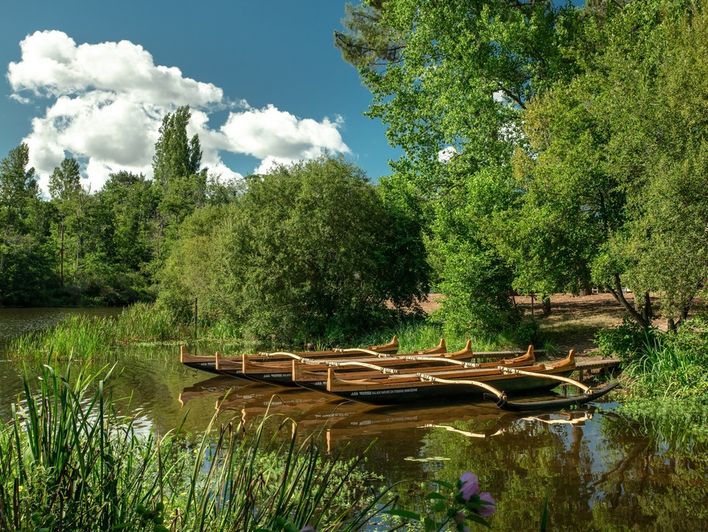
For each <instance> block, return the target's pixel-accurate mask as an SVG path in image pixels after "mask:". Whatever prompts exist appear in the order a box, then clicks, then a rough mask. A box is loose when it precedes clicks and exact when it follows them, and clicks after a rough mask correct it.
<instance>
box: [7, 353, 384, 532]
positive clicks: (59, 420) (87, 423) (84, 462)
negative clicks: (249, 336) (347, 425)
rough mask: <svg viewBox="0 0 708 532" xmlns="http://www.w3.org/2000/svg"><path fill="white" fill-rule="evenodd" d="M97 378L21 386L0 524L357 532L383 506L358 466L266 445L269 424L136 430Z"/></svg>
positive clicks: (298, 446)
mask: <svg viewBox="0 0 708 532" xmlns="http://www.w3.org/2000/svg"><path fill="white" fill-rule="evenodd" d="M108 376H110V371H109V372H108ZM104 379H105V377H104V378H103V379H102V378H101V374H86V373H83V372H79V373H77V374H76V375H73V376H72V375H70V374H68V373H67V374H64V375H59V374H57V373H56V372H55V371H54V370H53V369H52V368H50V367H47V366H45V367H44V369H43V370H42V373H41V376H40V378H39V381H38V382H39V385H38V387H37V388H36V389H33V388H32V387H31V386H30V383H29V381H28V380H27V379H25V386H24V394H23V399H22V401H20V402H18V403H17V404H16V405H15V406H14V410H13V412H14V416H13V419H12V421H11V422H9V423H7V424H4V425H2V426H0V529H2V530H5V529H7V530H30V529H32V530H36V529H49V530H77V529H78V530H155V531H164V530H190V531H191V530H250V529H259V530H299V529H300V528H301V527H303V526H305V525H307V524H310V525H313V526H315V527H317V529H318V530H355V529H358V528H359V527H360V526H361V525H362V524H363V523H365V522H367V521H369V520H370V519H371V518H372V517H373V516H374V515H375V514H377V513H378V512H379V511H380V510H382V509H383V508H385V506H386V504H385V503H384V502H382V495H381V494H379V495H369V494H367V492H366V487H367V485H368V484H369V483H370V480H371V479H370V478H368V477H367V475H366V474H364V473H363V472H362V471H361V470H360V468H359V460H354V461H349V462H343V461H338V460H331V459H325V458H323V457H322V456H321V454H320V453H319V451H318V449H317V447H316V446H315V445H314V443H313V440H306V441H305V442H303V443H298V439H297V438H296V434H295V432H294V431H293V433H292V434H291V435H290V438H289V439H287V440H286V442H285V443H284V444H279V445H274V442H275V439H274V438H275V433H274V432H272V430H271V429H270V428H268V427H270V425H271V424H272V423H271V422H272V418H269V417H266V418H264V419H263V420H262V421H261V422H260V423H259V424H258V425H256V426H245V425H242V424H240V423H237V424H227V425H225V426H217V422H216V417H214V418H213V419H212V423H211V424H210V426H209V429H208V430H207V431H206V432H204V433H203V434H202V435H201V436H197V437H196V438H194V437H188V436H186V435H183V434H180V433H179V430H176V431H174V432H171V433H169V434H166V435H163V436H161V437H158V436H157V435H154V434H148V435H141V434H139V431H138V430H137V428H136V426H135V422H134V420H133V419H130V418H129V419H124V418H121V417H120V416H119V415H118V414H117V413H116V411H115V410H114V408H113V402H112V400H111V399H110V396H109V394H108V393H107V392H106V390H105V389H104V388H105V386H104V383H105V380H104ZM291 423H292V422H291V421H290V420H286V421H284V422H283V423H281V425H280V427H281V428H285V429H288V430H289V429H290V427H291Z"/></svg>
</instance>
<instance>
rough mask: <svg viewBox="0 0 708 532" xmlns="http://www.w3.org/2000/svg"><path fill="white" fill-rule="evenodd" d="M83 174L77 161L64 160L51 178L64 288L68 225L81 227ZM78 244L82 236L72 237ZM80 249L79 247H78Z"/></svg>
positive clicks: (50, 184) (60, 275)
mask: <svg viewBox="0 0 708 532" xmlns="http://www.w3.org/2000/svg"><path fill="white" fill-rule="evenodd" d="M82 192H83V190H82V189H81V174H80V169H79V163H78V162H77V161H76V159H73V158H67V159H64V160H63V161H62V163H61V165H60V166H58V167H56V168H55V169H54V171H53V172H52V175H51V176H50V177H49V193H50V194H51V196H52V199H53V200H54V201H53V203H54V205H55V206H56V208H57V232H58V233H59V234H58V236H57V240H58V241H59V242H58V246H59V279H60V282H61V286H62V287H63V286H64V257H65V251H66V245H65V244H66V243H65V240H66V229H67V224H69V225H71V226H73V228H75V229H76V228H77V227H78V226H79V223H78V219H77V216H78V214H79V212H80V211H79V208H78V207H79V202H80V199H79V196H80V195H81V194H82ZM72 236H73V237H74V239H75V240H76V242H77V243H78V241H79V240H80V235H72ZM77 249H78V247H77Z"/></svg>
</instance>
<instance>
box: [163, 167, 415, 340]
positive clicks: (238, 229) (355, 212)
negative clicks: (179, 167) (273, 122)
mask: <svg viewBox="0 0 708 532" xmlns="http://www.w3.org/2000/svg"><path fill="white" fill-rule="evenodd" d="M392 210H393V211H394V212H392ZM401 228H403V229H404V230H403V231H402V232H399V230H400V229H401ZM421 247H422V246H421V244H420V236H418V241H417V242H416V241H415V221H414V220H413V219H412V218H410V213H408V212H407V211H406V209H405V208H403V206H398V207H394V208H392V209H387V208H386V207H385V205H384V202H383V200H382V198H381V195H380V194H379V193H377V190H376V189H375V188H374V187H372V186H371V185H370V184H368V183H367V182H366V179H365V178H364V176H363V174H362V173H361V171H360V170H358V169H357V168H355V167H353V166H352V165H350V164H348V163H346V162H344V161H342V160H338V159H322V160H317V161H310V162H306V163H300V164H298V165H295V166H293V167H292V168H285V167H281V168H279V169H277V170H276V171H274V172H273V173H272V174H268V175H266V176H262V177H256V178H253V179H251V180H249V182H248V188H247V190H246V191H245V193H244V194H243V196H241V197H239V198H238V199H237V200H236V201H235V202H234V203H233V204H231V205H229V206H212V207H207V208H202V209H199V210H197V211H196V212H195V213H194V215H192V216H191V217H189V218H187V220H186V221H185V224H184V225H183V226H182V228H181V238H180V239H179V240H178V241H177V242H176V243H175V245H174V247H173V249H172V252H171V254H170V256H169V258H168V260H167V263H166V268H165V270H164V272H163V277H162V287H163V291H162V292H161V294H160V298H161V300H162V301H163V302H164V303H166V304H169V305H171V306H173V307H177V308H183V309H185V310H186V309H188V308H189V306H190V305H191V303H192V302H193V298H194V297H198V298H199V301H200V309H202V310H201V312H202V315H203V316H204V317H205V318H208V319H213V320H218V319H228V320H230V321H232V322H233V323H236V324H238V325H239V326H240V327H241V331H242V334H244V335H245V336H247V337H253V338H258V339H260V340H267V339H270V340H273V341H277V342H278V343H286V344H295V343H301V342H304V341H307V340H312V339H315V338H322V337H328V338H330V339H334V338H339V339H341V338H343V337H344V336H345V335H346V334H348V333H351V332H353V331H357V330H361V329H362V328H364V327H367V326H370V325H371V324H372V323H373V321H372V320H375V319H377V318H378V317H380V316H381V315H382V313H383V312H384V309H385V303H386V301H391V302H393V303H394V304H397V305H407V304H410V303H411V302H412V301H413V300H414V299H415V298H417V297H422V296H423V295H424V294H425V292H426V290H427V275H426V274H427V269H426V266H425V263H424V262H422V261H421V260H420V256H419V255H418V253H419V251H420V249H421ZM205 265H208V267H205Z"/></svg>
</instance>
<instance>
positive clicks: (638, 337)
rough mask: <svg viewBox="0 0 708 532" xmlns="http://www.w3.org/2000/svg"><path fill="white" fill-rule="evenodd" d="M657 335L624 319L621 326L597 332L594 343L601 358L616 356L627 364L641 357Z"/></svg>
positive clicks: (651, 330)
mask: <svg viewBox="0 0 708 532" xmlns="http://www.w3.org/2000/svg"><path fill="white" fill-rule="evenodd" d="M658 334H659V333H658V331H656V330H655V329H645V328H643V327H641V326H639V325H638V324H637V323H635V322H633V321H629V320H626V319H625V320H624V322H623V323H622V325H618V326H617V327H610V328H608V329H601V330H600V331H598V332H597V334H596V335H595V343H596V344H597V347H598V348H599V349H600V353H601V354H602V355H603V356H606V357H611V356H618V357H620V358H621V359H622V360H624V361H626V362H628V361H630V360H633V359H636V358H637V357H639V356H641V354H642V353H644V351H645V350H646V349H647V346H650V345H652V344H653V343H654V342H655V341H656V338H657V335H658Z"/></svg>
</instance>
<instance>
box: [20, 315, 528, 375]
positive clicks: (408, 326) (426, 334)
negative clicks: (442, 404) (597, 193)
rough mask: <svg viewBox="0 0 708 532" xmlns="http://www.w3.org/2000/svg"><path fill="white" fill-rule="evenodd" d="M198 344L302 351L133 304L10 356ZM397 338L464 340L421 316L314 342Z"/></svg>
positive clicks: (418, 342)
mask: <svg viewBox="0 0 708 532" xmlns="http://www.w3.org/2000/svg"><path fill="white" fill-rule="evenodd" d="M195 334H196V337H197V338H198V343H199V344H200V346H203V347H204V348H205V349H207V350H212V349H220V350H222V351H228V352H254V351H259V350H274V349H281V348H286V349H303V348H304V347H305V346H302V345H293V346H282V345H275V344H273V345H262V344H258V343H256V342H254V341H249V340H248V339H244V338H242V337H240V336H239V332H238V328H237V327H236V326H235V325H234V324H229V323H226V322H217V323H204V322H201V323H199V324H198V326H197V327H196V330H195V326H194V324H193V323H183V322H180V321H179V320H178V319H176V318H175V317H174V316H172V315H171V313H170V312H169V311H168V310H166V309H164V308H161V307H159V306H157V305H151V304H144V303H138V304H135V305H132V306H130V307H126V308H125V309H124V310H123V311H122V312H121V314H119V315H118V316H116V317H89V316H72V317H70V318H68V319H66V320H64V321H62V322H60V323H58V324H57V325H54V326H53V327H50V328H48V329H46V330H41V331H35V332H32V333H28V334H24V335H22V336H19V337H17V338H14V339H13V340H12V341H11V342H10V346H9V352H10V354H11V355H12V356H15V357H17V358H21V359H24V360H40V361H46V360H69V359H88V358H91V357H97V356H101V355H105V354H107V353H109V352H110V351H111V350H113V349H115V348H116V347H120V346H122V345H129V344H133V345H134V344H148V345H149V344H178V343H194V342H195ZM394 335H396V336H397V337H398V339H399V342H400V352H412V351H419V350H422V349H426V348H430V347H434V346H435V345H437V344H438V342H439V341H440V338H442V337H445V339H446V342H447V347H448V350H450V351H452V350H457V349H461V348H462V347H464V345H465V342H466V341H467V337H466V336H463V335H459V334H449V333H447V334H446V331H445V329H444V327H443V325H442V324H441V323H438V322H436V321H434V320H433V319H430V318H428V319H426V318H423V317H407V318H398V319H391V320H389V322H388V323H385V324H383V325H382V326H381V327H380V328H379V329H377V330H374V331H371V332H369V333H367V334H362V335H359V336H355V337H340V336H336V337H334V336H333V337H330V338H313V339H312V342H311V345H313V346H315V347H317V348H328V347H334V346H367V345H372V344H380V343H384V342H387V341H389V340H390V339H391V337H392V336H394ZM537 336H538V334H537V329H536V328H535V326H534V325H533V324H531V323H526V324H523V325H522V326H520V327H519V328H517V329H515V330H513V331H504V332H502V333H499V334H497V335H493V336H492V335H487V336H473V337H472V338H471V340H472V345H473V349H475V350H477V351H489V350H495V349H505V348H513V347H519V348H520V347H525V346H527V345H528V344H529V343H537V342H538V338H537Z"/></svg>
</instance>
